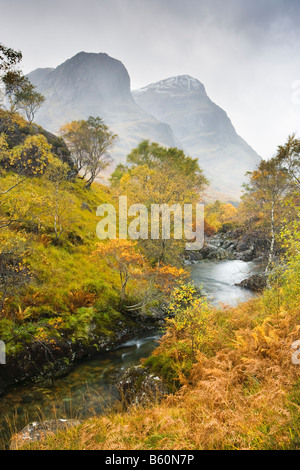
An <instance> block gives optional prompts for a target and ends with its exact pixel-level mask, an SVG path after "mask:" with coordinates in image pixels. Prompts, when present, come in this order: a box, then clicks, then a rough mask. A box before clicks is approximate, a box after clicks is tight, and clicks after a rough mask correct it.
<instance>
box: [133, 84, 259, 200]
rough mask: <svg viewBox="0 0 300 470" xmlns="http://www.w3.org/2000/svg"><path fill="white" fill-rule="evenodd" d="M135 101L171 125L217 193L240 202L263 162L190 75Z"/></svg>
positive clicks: (151, 87)
mask: <svg viewBox="0 0 300 470" xmlns="http://www.w3.org/2000/svg"><path fill="white" fill-rule="evenodd" d="M133 96H134V99H135V100H136V102H137V103H138V104H139V106H141V107H142V108H143V109H145V110H146V111H148V112H149V113H151V114H153V115H154V116H155V117H156V118H157V119H159V120H161V121H163V122H166V123H167V124H169V125H170V126H171V128H172V130H173V132H174V135H175V137H176V139H177V140H178V141H179V142H180V145H181V147H182V148H183V149H184V151H185V152H186V153H187V154H189V155H191V156H193V157H197V158H198V160H199V164H200V166H201V168H203V170H204V172H205V175H206V176H207V178H208V179H209V180H210V182H211V185H212V187H213V190H214V194H215V195H216V194H217V195H219V196H220V197H221V198H223V197H222V194H223V195H224V194H226V196H229V198H232V199H233V200H236V199H237V198H238V196H239V194H240V192H241V189H240V188H241V184H242V183H243V182H244V180H245V178H244V175H245V173H246V172H247V171H251V170H253V169H254V168H255V167H256V165H257V164H258V163H259V161H260V157H259V156H258V155H257V153H256V152H255V151H254V150H253V149H252V148H251V147H250V146H249V145H248V144H247V143H246V142H245V141H244V140H243V139H242V138H241V137H240V136H239V135H238V134H237V133H236V131H235V129H234V127H233V125H232V123H231V121H230V119H229V117H228V116H227V114H226V113H225V111H224V110H223V109H221V108H220V107H219V106H217V105H216V104H215V103H213V102H212V101H211V99H210V98H209V97H208V96H207V93H206V91H205V88H204V86H203V84H202V83H200V82H199V81H198V80H196V79H195V78H192V77H190V76H188V75H183V76H179V77H172V78H169V79H166V80H162V81H160V82H157V83H154V84H151V85H149V86H147V87H145V88H142V89H140V90H137V91H134V92H133Z"/></svg>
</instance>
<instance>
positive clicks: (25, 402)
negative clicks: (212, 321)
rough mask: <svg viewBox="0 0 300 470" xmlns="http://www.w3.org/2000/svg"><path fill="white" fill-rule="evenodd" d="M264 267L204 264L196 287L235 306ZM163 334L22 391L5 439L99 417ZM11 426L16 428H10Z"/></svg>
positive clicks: (12, 402)
mask: <svg viewBox="0 0 300 470" xmlns="http://www.w3.org/2000/svg"><path fill="white" fill-rule="evenodd" d="M257 269H258V267H257V265H255V264H254V263H251V262H250V263H245V262H243V261H220V262H213V261H209V262H201V263H198V264H196V265H194V266H193V267H192V271H191V277H192V280H193V281H194V283H195V285H197V286H199V287H200V286H202V287H203V292H204V293H205V294H206V295H207V297H208V299H209V300H210V301H211V303H213V304H214V305H216V304H218V303H224V304H231V305H234V304H236V303H238V302H239V301H244V300H247V299H249V298H250V297H252V296H253V295H254V294H253V293H251V292H250V291H248V290H246V289H242V288H240V287H237V286H235V285H234V284H235V283H238V282H241V281H242V280H243V279H245V278H246V277H248V276H249V275H251V274H253V273H255V272H256V271H257ZM159 338H160V332H159V331H156V332H153V334H149V333H148V335H147V336H144V337H141V338H136V339H134V340H131V341H128V342H127V343H125V344H123V345H121V346H119V347H118V348H116V349H115V350H113V351H109V352H105V353H101V354H99V355H97V356H96V357H94V358H93V359H89V360H86V361H81V362H80V363H78V364H77V365H76V366H75V367H74V370H73V371H72V372H71V373H69V374H68V375H67V376H66V377H62V378H59V379H56V380H55V382H54V384H53V385H52V386H51V387H41V386H32V385H31V386H26V387H25V386H18V387H15V388H11V389H10V390H9V391H8V392H7V394H6V395H5V396H4V397H1V398H0V435H1V432H2V434H3V435H4V437H3V439H4V440H5V436H6V439H7V438H8V436H9V434H10V430H9V427H12V428H13V432H16V431H20V430H21V429H22V427H24V426H25V425H26V424H28V423H30V422H32V421H44V420H46V419H59V418H79V419H82V418H86V417H88V416H91V415H95V414H99V413H101V412H102V411H103V410H104V409H107V407H109V406H110V405H112V404H113V403H114V401H115V399H116V397H117V389H116V385H115V384H116V380H117V375H118V373H119V372H120V371H121V370H122V369H126V368H128V367H130V366H133V365H137V364H139V363H140V359H141V358H145V357H148V356H149V355H150V354H151V353H152V351H153V349H154V348H155V347H156V346H157V344H158V340H159ZM7 421H8V422H9V423H10V424H9V426H8V424H7Z"/></svg>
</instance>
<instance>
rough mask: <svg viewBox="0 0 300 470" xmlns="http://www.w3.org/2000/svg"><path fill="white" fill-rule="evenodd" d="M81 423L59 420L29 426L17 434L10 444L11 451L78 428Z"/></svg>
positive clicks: (72, 420)
mask: <svg viewBox="0 0 300 470" xmlns="http://www.w3.org/2000/svg"><path fill="white" fill-rule="evenodd" d="M79 424H80V421H78V420H74V419H68V420H67V419H57V420H54V419H53V420H48V421H43V422H41V423H39V422H33V423H31V424H28V426H26V427H25V428H23V429H22V431H21V432H19V433H18V434H16V435H15V436H14V437H13V438H12V440H11V442H10V450H16V449H19V448H21V447H22V446H24V445H26V444H30V443H32V442H37V441H40V440H41V439H44V438H45V437H47V436H49V435H52V434H57V433H58V432H59V431H62V430H66V429H69V428H71V427H74V426H78V425H79Z"/></svg>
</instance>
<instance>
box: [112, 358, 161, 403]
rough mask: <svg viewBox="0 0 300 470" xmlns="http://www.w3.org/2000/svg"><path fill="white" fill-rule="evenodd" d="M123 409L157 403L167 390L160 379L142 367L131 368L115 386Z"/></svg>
mask: <svg viewBox="0 0 300 470" xmlns="http://www.w3.org/2000/svg"><path fill="white" fill-rule="evenodd" d="M117 388H118V391H119V393H120V396H121V400H122V403H123V406H124V408H128V407H130V406H134V405H135V406H137V405H141V406H147V405H149V404H153V403H158V402H160V401H161V400H162V398H163V397H164V396H165V395H167V393H168V389H167V387H166V386H165V385H164V383H163V381H162V380H161V378H160V377H157V376H155V375H154V374H151V373H150V372H149V371H148V370H147V369H146V368H144V367H142V366H136V367H131V368H130V369H127V370H126V372H125V373H124V374H123V375H122V376H121V378H120V380H119V383H118V385H117Z"/></svg>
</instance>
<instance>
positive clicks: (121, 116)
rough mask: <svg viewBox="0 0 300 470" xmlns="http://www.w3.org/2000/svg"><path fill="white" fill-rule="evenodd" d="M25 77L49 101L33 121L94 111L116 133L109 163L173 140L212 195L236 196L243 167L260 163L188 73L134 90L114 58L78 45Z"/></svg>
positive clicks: (46, 123) (50, 123)
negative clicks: (143, 145) (145, 144)
mask: <svg viewBox="0 0 300 470" xmlns="http://www.w3.org/2000/svg"><path fill="white" fill-rule="evenodd" d="M28 77H29V79H30V80H31V82H32V83H33V84H34V85H35V86H36V87H37V89H38V91H39V92H40V93H42V94H43V95H44V96H45V97H46V100H47V101H46V104H45V106H43V108H42V109H41V110H40V111H39V113H38V115H37V117H36V121H37V123H39V124H41V125H42V126H43V127H45V128H47V129H49V130H50V131H52V132H58V131H59V128H60V127H61V126H62V125H63V124H65V123H67V122H69V121H72V120H77V119H87V118H88V117H89V116H91V115H92V116H100V117H101V118H102V119H103V120H104V122H105V123H106V124H107V125H108V126H109V127H110V128H111V129H112V131H113V132H115V133H116V134H118V136H119V141H118V144H117V146H116V148H115V150H114V152H113V157H114V160H115V163H117V162H118V161H125V159H126V155H127V154H128V153H129V152H130V150H131V149H132V148H134V147H136V146H137V144H138V143H139V142H140V141H141V140H143V139H149V140H150V141H153V142H158V143H159V144H161V145H164V146H177V147H180V148H182V149H183V150H184V151H185V152H186V153H187V154H189V155H190V156H192V157H197V158H198V160H199V164H200V167H201V168H202V169H203V170H204V172H205V175H206V176H207V178H208V179H209V180H210V182H211V186H212V190H213V192H214V195H215V196H218V197H220V198H223V199H224V198H225V199H232V200H237V199H238V197H239V196H240V193H241V184H242V183H243V181H244V180H245V179H244V175H245V173H246V171H251V170H253V169H254V168H255V166H256V165H257V163H258V162H259V159H260V157H259V156H258V155H257V153H256V152H255V151H254V150H253V149H252V148H251V147H250V146H249V145H248V144H247V143H246V142H245V141H244V140H243V139H242V138H241V137H240V136H238V135H237V133H236V131H235V129H234V127H233V125H232V123H231V121H230V119H229V117H228V116H227V114H226V112H225V111H224V110H222V109H221V108H220V107H219V106H217V105H216V104H215V103H213V102H212V101H211V100H210V98H209V97H208V96H207V94H206V91H205V88H204V85H203V84H202V83H201V82H200V81H198V80H197V79H195V78H192V77H190V76H188V75H183V76H179V77H172V78H169V79H166V80H162V81H160V82H157V83H154V84H151V85H149V86H147V87H144V88H142V89H140V90H137V91H134V92H133V93H132V92H131V90H130V77H129V74H128V72H127V70H126V68H125V66H124V65H123V64H122V63H121V62H120V61H118V60H116V59H113V58H112V57H110V56H108V55H107V54H103V53H100V54H96V53H86V52H80V53H79V54H77V55H75V56H74V57H72V58H71V59H69V60H67V61H66V62H64V63H63V64H61V65H59V66H58V67H57V68H55V69H51V68H46V69H37V70H35V71H33V72H31V73H30V74H29V75H28Z"/></svg>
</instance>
